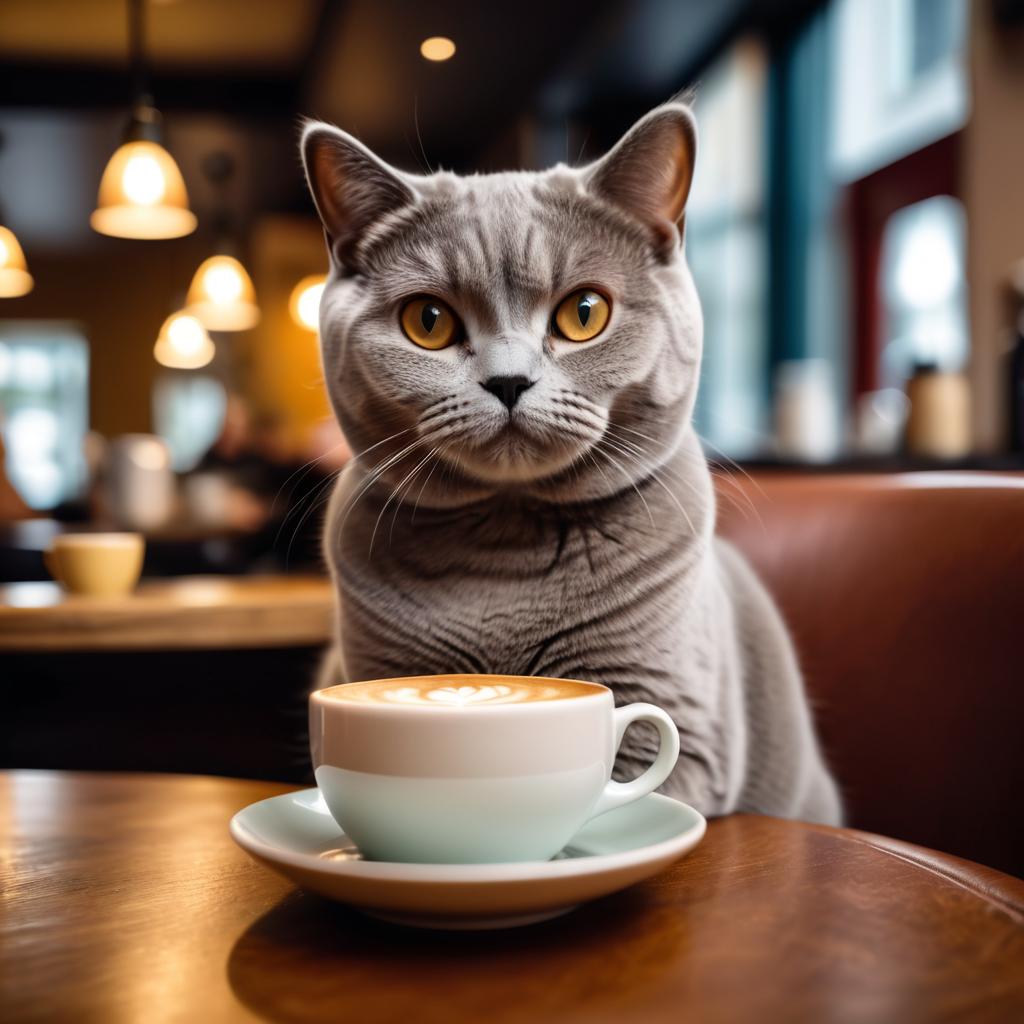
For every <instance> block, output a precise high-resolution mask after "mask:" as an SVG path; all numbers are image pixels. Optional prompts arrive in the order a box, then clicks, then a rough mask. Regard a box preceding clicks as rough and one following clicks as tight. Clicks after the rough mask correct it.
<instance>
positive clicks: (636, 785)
mask: <svg viewBox="0 0 1024 1024" xmlns="http://www.w3.org/2000/svg"><path fill="white" fill-rule="evenodd" d="M614 714H615V751H616V753H617V752H618V749H619V747H620V746H621V745H622V737H623V736H624V735H625V733H626V729H627V728H628V727H629V726H630V725H632V724H633V722H651V723H652V724H653V725H654V726H655V728H656V729H657V730H658V737H659V739H660V740H661V743H660V745H659V747H658V756H657V757H656V758H655V759H654V763H653V764H652V765H651V766H650V768H648V769H647V771H645V772H644V773H643V774H642V775H640V776H638V777H637V778H635V779H632V780H630V781H629V782H609V783H608V785H607V786H605V787H604V791H603V792H602V793H601V795H600V796H599V797H598V798H597V803H596V804H595V805H594V809H593V811H591V812H590V817H591V818H596V817H597V816H598V815H599V814H604V812H605V811H610V810H612V809H613V808H615V807H622V805H623V804H628V803H632V802H633V801H634V800H639V799H640V797H642V796H647V794H648V793H651V792H653V791H654V790H656V789H657V788H658V787H659V786H660V785H661V784H662V783H663V782H664V781H665V780H666V779H667V778H668V777H669V775H671V774H672V769H673V768H675V766H676V761H678V760H679V730H678V729H677V728H676V723H675V722H673V721H672V719H671V718H669V716H668V714H667V713H666V712H664V711H662V710H661V708H657V707H655V706H654V705H653V704H627V705H626V706H625V707H621V708H616V709H615V712H614Z"/></svg>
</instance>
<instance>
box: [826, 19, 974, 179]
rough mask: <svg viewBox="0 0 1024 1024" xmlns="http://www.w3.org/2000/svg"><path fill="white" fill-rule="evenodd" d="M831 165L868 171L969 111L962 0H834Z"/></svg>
mask: <svg viewBox="0 0 1024 1024" xmlns="http://www.w3.org/2000/svg"><path fill="white" fill-rule="evenodd" d="M834 7H835V11H836V19H835V30H834V32H833V34H832V60H831V66H832V69H833V75H834V82H833V89H832V92H833V96H834V102H835V109H834V115H835V116H834V130H833V137H832V166H833V171H834V173H835V174H836V176H837V178H838V179H839V180H840V181H844V182H849V181H854V180H856V179H857V178H861V177H864V176H865V175H867V174H871V173H872V172H873V171H876V170H878V168H880V167H884V166H885V165H886V164H890V163H892V162H893V161H895V160H899V159H900V158H902V157H904V156H906V155H907V154H908V153H913V152H915V151H916V150H918V149H921V148H923V147H924V146H927V145H928V144H929V143H932V142H934V141H935V140H936V139H940V138H942V137H943V136H945V135H949V134H950V133H951V132H954V131H956V130H957V129H958V128H961V127H962V126H963V124H964V122H965V121H966V119H967V109H968V89H967V73H966V70H965V67H964V40H965V37H966V21H967V4H966V0H834Z"/></svg>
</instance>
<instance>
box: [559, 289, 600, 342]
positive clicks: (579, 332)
mask: <svg viewBox="0 0 1024 1024" xmlns="http://www.w3.org/2000/svg"><path fill="white" fill-rule="evenodd" d="M611 312H612V307H611V303H610V302H609V301H608V300H607V299H606V298H605V297H604V296H603V295H599V294H598V293H597V292H594V291H591V290H590V289H589V288H581V289H580V290H579V291H575V292H573V293H572V294H571V295H567V296H566V297H565V298H564V299H562V301H561V302H560V303H559V304H558V309H556V310H555V327H557V328H558V333H559V334H561V335H562V337H563V338H566V339H568V340H569V341H590V339H591V338H596V337H597V336H598V335H599V334H600V333H601V332H602V331H603V330H604V328H605V325H606V324H607V323H608V317H609V316H611Z"/></svg>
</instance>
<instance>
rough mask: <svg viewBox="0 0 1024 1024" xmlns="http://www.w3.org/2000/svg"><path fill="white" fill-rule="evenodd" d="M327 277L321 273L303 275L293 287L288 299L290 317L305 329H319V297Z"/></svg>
mask: <svg viewBox="0 0 1024 1024" xmlns="http://www.w3.org/2000/svg"><path fill="white" fill-rule="evenodd" d="M326 283H327V278H326V277H325V276H324V275H323V274H311V275H310V276H309V277H304V278H303V279H302V280H301V281H300V282H299V283H298V284H297V285H296V286H295V287H294V288H293V289H292V294H291V298H290V299H289V300H288V309H289V310H290V312H291V314H292V319H293V320H294V321H295V322H296V323H297V324H298V325H299V326H300V327H305V328H306V330H307V331H318V330H320V299H321V297H322V296H323V294H324V285H325V284H326Z"/></svg>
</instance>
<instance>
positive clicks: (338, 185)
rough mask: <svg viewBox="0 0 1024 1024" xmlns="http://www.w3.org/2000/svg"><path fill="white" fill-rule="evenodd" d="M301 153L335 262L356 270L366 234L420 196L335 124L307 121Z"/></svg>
mask: <svg viewBox="0 0 1024 1024" xmlns="http://www.w3.org/2000/svg"><path fill="white" fill-rule="evenodd" d="M301 148H302V162H303V165H304V166H305V168H306V180H307V181H308V182H309V190H310V192H312V193H313V202H314V203H316V208H317V212H318V213H319V214H320V219H321V220H322V221H323V225H324V231H325V233H326V235H327V247H328V249H329V250H330V252H331V258H332V259H334V260H337V261H339V262H340V263H341V264H342V265H343V266H345V267H347V268H349V269H352V268H354V266H355V251H356V247H357V246H358V244H359V241H360V239H361V238H362V237H363V235H364V234H365V233H366V231H367V229H368V228H369V227H371V226H372V225H373V224H375V223H376V222H377V221H379V220H380V219H381V218H382V217H384V216H386V215H387V214H388V213H392V212H394V211H395V210H400V209H401V208H402V207H403V206H408V205H409V204H411V203H413V202H415V199H416V196H415V194H414V193H413V190H412V188H411V187H410V186H409V184H408V183H407V182H406V181H405V180H404V179H403V178H402V176H401V175H400V173H399V172H398V171H396V170H394V168H392V167H389V166H388V165H387V164H386V163H385V162H384V161H383V160H381V159H380V158H379V157H377V156H376V155H375V154H374V153H372V152H371V151H370V150H369V149H367V148H366V146H364V145H363V144H362V143H361V142H359V141H358V140H357V139H355V138H353V137H352V136H351V135H349V134H348V133H347V132H343V131H342V130H341V129H340V128H335V127H334V126H333V125H329V124H324V122H322V121H310V122H308V123H307V124H306V126H305V128H304V129H303V132H302V143H301Z"/></svg>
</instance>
